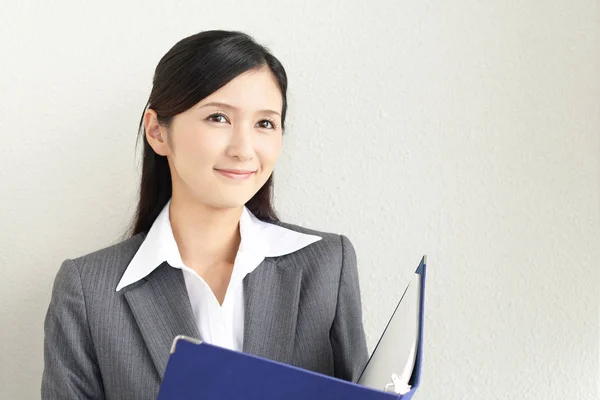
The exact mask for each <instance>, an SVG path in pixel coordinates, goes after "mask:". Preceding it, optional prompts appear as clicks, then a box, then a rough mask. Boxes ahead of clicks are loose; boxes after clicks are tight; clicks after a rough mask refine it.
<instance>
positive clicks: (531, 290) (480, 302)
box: [0, 0, 600, 400]
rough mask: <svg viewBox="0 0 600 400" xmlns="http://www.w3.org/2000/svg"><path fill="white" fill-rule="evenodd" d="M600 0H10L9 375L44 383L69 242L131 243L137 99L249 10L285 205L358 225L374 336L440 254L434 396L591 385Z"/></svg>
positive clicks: (5, 265)
mask: <svg viewBox="0 0 600 400" xmlns="http://www.w3.org/2000/svg"><path fill="white" fill-rule="evenodd" d="M599 11H600V10H599V7H598V3H597V2H595V1H591V0H590V1H584V0H582V1H576V2H571V1H566V0H563V1H546V2H541V1H534V0H527V1H523V0H518V1H517V0H511V1H506V0H502V1H500V0H494V1H486V2H482V1H472V0H465V1H461V2H436V1H422V0H420V1H413V0H407V1H403V2H399V1H379V2H377V1H341V0H337V1H327V2H317V1H310V2H302V1H295V2H283V1H277V2H276V1H269V0H254V1H252V2H241V1H223V0H221V1H218V2H206V1H192V0H180V1H176V2H165V1H160V2H159V1H148V0H146V1H137V2H136V1H110V0H105V1H98V2H93V3H89V4H84V2H79V1H74V0H72V1H61V2H42V1H38V2H34V1H22V2H8V1H4V2H3V4H2V12H1V13H0V46H1V48H0V50H1V54H2V56H1V59H2V61H1V62H0V130H1V133H0V134H1V136H0V137H1V142H0V154H1V157H0V188H1V189H0V190H1V196H0V226H1V228H2V229H1V230H0V273H1V276H2V278H1V279H0V304H1V308H0V310H1V311H0V357H1V364H0V368H1V369H0V397H1V398H6V399H34V398H38V397H39V382H40V377H41V373H42V366H43V358H42V343H43V330H42V329H43V319H44V315H45V312H46V308H47V305H48V301H49V295H50V290H51V286H52V282H53V279H54V276H55V274H56V272H57V270H58V267H59V266H60V263H61V262H62V260H63V259H65V258H68V257H75V256H78V255H82V254H85V253H87V252H90V251H93V250H96V249H99V248H101V247H104V246H106V245H109V244H112V243H115V242H116V241H118V240H119V239H120V238H121V237H122V235H123V234H124V232H125V229H126V226H127V224H128V223H129V221H130V217H131V215H132V212H133V208H134V204H135V197H136V190H137V185H138V173H139V169H138V166H139V156H137V155H136V149H135V143H136V133H137V125H138V122H139V118H140V116H141V113H142V111H143V107H144V104H145V103H146V100H147V97H148V95H149V92H150V87H151V80H152V74H153V71H154V68H155V66H156V64H157V62H158V60H159V59H160V57H161V56H162V55H163V54H164V53H165V52H166V51H167V50H168V49H169V48H170V47H171V46H172V45H173V44H174V43H175V42H176V41H178V40H180V39H182V38H183V37H186V36H188V35H191V34H193V33H196V32H198V31H201V30H206V29H214V28H221V29H237V30H243V31H246V32H248V33H250V34H252V35H253V36H254V37H255V38H256V39H257V40H258V41H259V42H261V43H262V44H265V45H266V46H268V47H269V48H270V49H271V50H272V51H273V52H274V53H275V54H276V56H278V57H279V58H280V59H281V61H282V62H283V64H284V65H285V66H286V68H287V71H288V74H289V79H290V92H289V103H290V114H289V127H288V131H287V133H286V136H285V139H284V152H283V154H282V157H281V160H280V163H279V165H278V166H277V168H276V171H275V182H276V206H277V208H278V210H279V212H280V214H281V216H282V217H283V220H285V221H288V222H293V223H297V224H301V225H305V226H308V227H311V228H315V229H321V230H326V231H332V232H337V233H344V234H346V235H347V236H348V237H349V238H350V239H351V240H352V242H353V243H354V245H355V247H356V250H357V253H358V259H359V269H360V278H361V285H362V297H363V302H364V322H365V327H366V331H367V334H368V341H369V346H370V348H371V349H372V348H373V346H374V344H375V341H376V339H377V337H378V335H379V333H380V332H381V331H382V329H383V328H384V325H385V323H386V321H387V318H388V316H389V315H390V313H391V311H392V309H393V306H394V304H395V302H396V301H397V299H398V296H399V288H401V287H403V286H404V285H405V283H406V282H407V280H408V279H409V277H410V275H411V274H412V271H413V270H414V268H415V267H416V265H417V263H418V261H419V259H420V257H421V256H422V255H423V254H425V253H426V254H428V256H429V273H428V286H427V296H426V313H427V317H426V326H425V329H426V331H425V359H424V365H423V380H422V386H421V388H420V389H419V391H418V394H417V396H416V397H415V398H416V399H417V400H420V399H424V400H425V399H426V400H430V399H453V400H454V399H501V398H519V399H532V400H533V399H536V400H537V399H550V398H553V399H556V398H569V399H597V398H598V390H599V389H598V380H599V362H598V361H599V355H600V351H599V346H598V344H599V339H600V337H599V329H598V328H599V315H600V314H599V297H600V295H599V291H598V287H599V286H598V284H599V283H600V277H599V272H598V267H599V263H598V259H599V257H600V245H599V244H600V215H599V214H600V187H599V184H600V75H599V73H598V71H600V28H599V19H598V18H599V16H600V12H599Z"/></svg>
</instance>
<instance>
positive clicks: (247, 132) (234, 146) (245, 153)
mask: <svg viewBox="0 0 600 400" xmlns="http://www.w3.org/2000/svg"><path fill="white" fill-rule="evenodd" d="M252 135H253V131H252V129H251V128H250V127H248V126H246V124H240V125H238V126H234V127H233V129H232V130H231V138H230V141H229V146H227V155H228V156H229V157H232V158H238V159H239V160H240V161H247V160H251V159H252V158H253V157H254V145H253V136H252Z"/></svg>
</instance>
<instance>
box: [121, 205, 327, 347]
mask: <svg viewBox="0 0 600 400" xmlns="http://www.w3.org/2000/svg"><path fill="white" fill-rule="evenodd" d="M170 204H171V202H170V201H169V202H168V203H167V204H166V205H165V207H164V208H163V210H162V211H161V213H160V214H159V215H158V217H157V218H156V220H155V221H154V224H152V227H151V228H150V231H149V232H148V235H147V236H146V238H145V240H144V242H143V243H142V245H141V246H140V248H139V249H138V251H137V253H136V254H135V255H134V257H133V259H132V260H131V262H130V263H129V265H128V266H127V269H126V270H125V272H124V273H123V277H122V278H121V280H120V281H119V284H118V285H117V288H116V290H117V291H119V290H121V289H122V288H124V287H126V286H129V285H131V284H133V283H135V282H137V281H139V280H141V279H143V278H145V277H146V276H147V275H149V274H150V273H151V272H152V271H154V269H156V268H157V267H158V266H159V265H161V264H162V263H163V262H165V261H166V262H167V263H168V264H169V265H170V266H171V267H173V268H178V269H181V270H182V271H183V277H184V279H185V285H186V289H187V292H188V297H189V299H190V302H191V305H192V310H193V312H194V318H195V320H196V325H197V326H198V331H199V332H200V336H201V337H200V339H202V340H203V341H205V342H207V343H210V344H213V345H216V346H220V347H225V348H228V349H231V350H236V351H241V350H242V345H243V342H244V290H243V284H242V281H243V279H244V277H245V276H246V275H247V274H249V273H251V272H252V271H254V270H255V269H256V267H258V266H259V264H260V263H261V262H262V261H263V259H264V258H265V257H278V256H282V255H285V254H290V253H293V252H295V251H298V250H300V249H302V248H304V247H306V246H308V245H310V244H312V243H314V242H317V241H319V240H321V237H319V236H314V235H307V234H303V233H299V232H296V231H292V230H290V229H286V228H283V227H281V226H278V225H274V224H269V223H267V222H263V221H261V220H259V219H258V218H256V217H255V216H254V215H253V214H252V213H251V212H250V210H248V209H247V208H246V207H244V209H243V211H242V215H241V217H240V236H241V243H240V247H239V250H238V252H237V255H236V257H235V261H234V264H233V271H232V274H231V280H230V282H229V286H228V287H227V291H226V293H225V299H224V301H223V304H222V305H221V304H219V302H218V300H217V298H216V297H215V295H214V293H213V292H212V290H211V289H210V287H209V286H208V284H207V283H206V282H205V281H204V279H202V278H201V277H200V276H199V275H198V274H197V273H196V272H195V271H194V270H193V269H191V268H188V267H187V266H185V265H184V263H183V261H182V260H181V255H180V253H179V249H178V247H177V243H176V242H175V238H174V236H173V231H172V229H171V221H170V219H169V206H170Z"/></svg>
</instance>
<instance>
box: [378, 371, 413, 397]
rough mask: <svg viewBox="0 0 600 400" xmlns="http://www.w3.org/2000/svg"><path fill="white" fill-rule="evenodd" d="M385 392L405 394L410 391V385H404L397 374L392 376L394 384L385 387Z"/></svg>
mask: <svg viewBox="0 0 600 400" xmlns="http://www.w3.org/2000/svg"><path fill="white" fill-rule="evenodd" d="M383 391H384V392H393V393H397V394H405V393H408V392H409V391H410V385H408V384H406V383H404V382H403V381H402V379H400V377H399V376H398V375H396V374H392V382H391V383H388V384H387V385H385V387H384V388H383Z"/></svg>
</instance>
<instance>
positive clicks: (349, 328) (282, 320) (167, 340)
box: [42, 31, 367, 399]
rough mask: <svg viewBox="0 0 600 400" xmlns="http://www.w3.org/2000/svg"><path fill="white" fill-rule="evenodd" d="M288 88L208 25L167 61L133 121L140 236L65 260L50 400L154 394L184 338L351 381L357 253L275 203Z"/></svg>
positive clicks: (360, 347) (51, 334)
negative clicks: (286, 215) (137, 141)
mask: <svg viewBox="0 0 600 400" xmlns="http://www.w3.org/2000/svg"><path fill="white" fill-rule="evenodd" d="M286 91H287V77H286V74H285V70H284V68H283V66H282V65H281V63H280V62H279V61H278V60H277V59H276V58H275V57H274V56H273V55H272V54H271V53H270V52H269V51H268V50H267V49H265V48H264V47H263V46H261V45H259V44H257V43H256V42H255V41H254V40H253V39H252V38H251V37H249V36H248V35H246V34H244V33H240V32H228V31H208V32H202V33H199V34H196V35H193V36H190V37H188V38H185V39H183V40H181V41H180V42H178V43H177V44H175V46H173V48H171V49H170V50H169V51H168V52H167V53H166V54H165V55H164V56H163V58H162V59H161V60H160V62H159V63H158V66H157V67H156V71H155V74H154V80H153V87H152V91H151V94H150V98H149V100H148V103H147V104H146V107H145V108H144V112H143V115H142V118H141V121H140V129H139V131H140V132H139V133H140V136H141V137H142V139H143V141H144V150H143V151H144V155H143V167H142V177H141V182H140V198H139V204H138V208H137V212H136V215H135V220H134V222H133V227H132V236H131V238H129V239H128V240H126V241H124V242H121V243H119V244H117V245H114V246H111V247H108V248H105V249H102V250H99V251H97V252H95V253H92V254H88V255H84V256H81V257H78V258H74V259H70V260H66V261H65V262H64V263H63V264H62V266H61V268H60V270H59V272H58V274H57V276H56V279H55V282H54V288H53V292H52V299H51V302H50V306H49V308H48V312H47V315H46V321H45V341H44V361H45V363H44V374H43V379H42V398H44V399H50V398H51V399H80V398H94V399H146V398H148V399H150V398H156V395H157V392H158V388H159V385H160V382H161V379H162V376H163V373H164V370H165V366H166V363H167V359H168V357H169V349H170V346H171V343H172V341H173V339H174V338H175V337H176V336H177V335H187V336H192V337H197V338H199V339H201V340H203V341H205V342H208V343H212V344H214V345H217V346H222V347H225V348H228V349H232V350H236V351H243V352H247V353H251V354H256V355H259V356H262V357H266V358H270V359H273V360H277V361H280V362H284V363H288V364H292V365H296V366H298V367H301V368H305V369H309V370H312V371H316V372H320V373H324V374H328V375H332V376H336V377H339V378H342V379H346V380H356V379H357V378H358V374H359V373H360V371H361V370H362V368H363V366H364V364H365V362H366V359H367V348H366V342H365V335H364V331H363V326H362V311H361V300H360V289H359V283H358V273H357V265H356V254H355V251H354V248H353V246H352V244H351V243H350V241H349V240H348V238H346V237H345V236H343V235H338V234H333V233H327V232H318V231H314V230H310V229H308V228H304V227H300V226H297V225H293V224H289V223H284V222H281V221H279V219H278V217H277V215H276V213H275V210H274V208H273V205H272V195H273V170H274V168H275V165H276V163H277V160H278V158H279V155H280V153H281V149H282V136H283V131H284V127H285V115H286V108H287V102H286Z"/></svg>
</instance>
